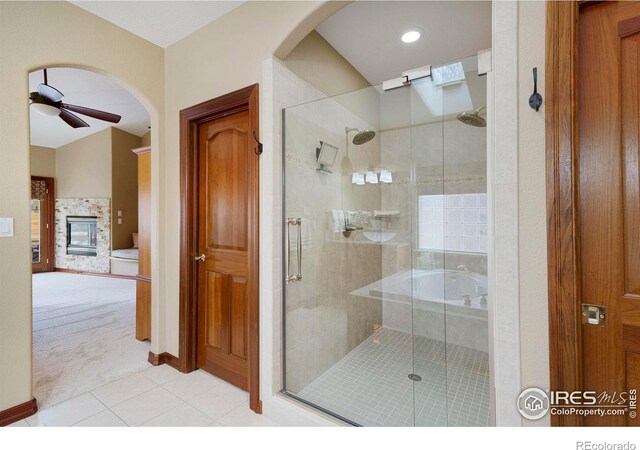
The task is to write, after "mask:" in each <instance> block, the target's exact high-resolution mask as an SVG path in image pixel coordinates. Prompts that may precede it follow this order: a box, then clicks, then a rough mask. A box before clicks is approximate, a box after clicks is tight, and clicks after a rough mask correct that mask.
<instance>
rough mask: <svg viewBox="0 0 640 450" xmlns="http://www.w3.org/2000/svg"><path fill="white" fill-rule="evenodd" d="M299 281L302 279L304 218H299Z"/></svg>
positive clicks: (297, 276)
mask: <svg viewBox="0 0 640 450" xmlns="http://www.w3.org/2000/svg"><path fill="white" fill-rule="evenodd" d="M296 278H297V279H298V281H300V280H302V218H300V217H299V218H298V275H296Z"/></svg>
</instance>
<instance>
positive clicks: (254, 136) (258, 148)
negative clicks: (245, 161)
mask: <svg viewBox="0 0 640 450" xmlns="http://www.w3.org/2000/svg"><path fill="white" fill-rule="evenodd" d="M253 139H254V140H255V141H256V143H257V144H258V147H257V148H256V147H254V148H253V153H255V154H256V155H258V156H260V155H262V142H260V141H259V140H258V137H257V136H256V130H253Z"/></svg>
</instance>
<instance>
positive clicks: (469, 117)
mask: <svg viewBox="0 0 640 450" xmlns="http://www.w3.org/2000/svg"><path fill="white" fill-rule="evenodd" d="M484 108H486V106H483V107H482V108H480V109H477V110H476V111H473V112H461V113H460V114H458V116H457V119H458V120H459V121H460V122H462V123H464V124H465V125H471V126H472V127H480V128H484V127H486V126H487V119H485V118H484V117H482V116H480V111H482V110H483V109H484Z"/></svg>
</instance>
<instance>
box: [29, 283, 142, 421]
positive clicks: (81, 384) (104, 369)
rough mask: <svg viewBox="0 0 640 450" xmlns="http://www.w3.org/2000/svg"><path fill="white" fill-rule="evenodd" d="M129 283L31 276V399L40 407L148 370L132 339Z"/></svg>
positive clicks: (132, 291)
mask: <svg viewBox="0 0 640 450" xmlns="http://www.w3.org/2000/svg"><path fill="white" fill-rule="evenodd" d="M135 310H136V285H135V281H133V280H125V279H116V278H106V277H94V276H88V275H76V274H69V273H60V272H51V273H39V274H34V275H33V395H34V397H35V398H36V399H37V400H38V407H39V409H44V408H46V407H48V406H52V405H54V404H56V403H60V402H62V401H64V400H68V399H70V398H73V397H76V396H78V395H80V394H83V393H85V392H89V391H91V390H93V389H95V388H97V387H99V386H102V385H103V384H106V383H108V382H110V381H113V380H115V379H118V378H121V377H123V376H125V375H128V374H131V373H134V372H138V371H140V370H142V369H144V368H146V367H149V363H148V362H147V357H148V353H149V348H150V345H149V342H140V341H137V340H136V339H135Z"/></svg>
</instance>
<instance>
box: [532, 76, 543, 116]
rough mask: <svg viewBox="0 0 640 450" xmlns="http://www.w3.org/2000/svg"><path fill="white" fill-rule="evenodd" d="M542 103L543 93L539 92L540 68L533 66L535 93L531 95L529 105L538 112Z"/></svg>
mask: <svg viewBox="0 0 640 450" xmlns="http://www.w3.org/2000/svg"><path fill="white" fill-rule="evenodd" d="M541 105H542V95H540V94H538V68H537V67H534V68H533V94H531V97H529V106H530V107H531V109H535V110H536V112H537V111H538V110H539V109H540V106H541Z"/></svg>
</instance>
